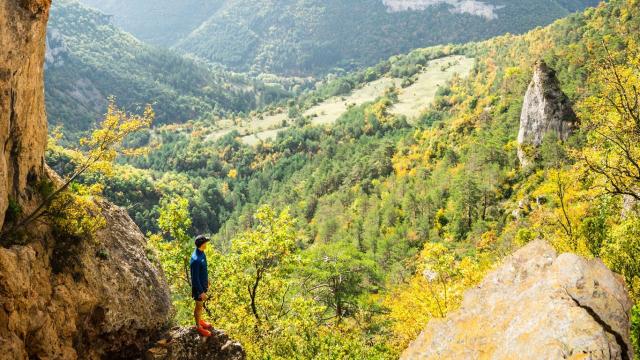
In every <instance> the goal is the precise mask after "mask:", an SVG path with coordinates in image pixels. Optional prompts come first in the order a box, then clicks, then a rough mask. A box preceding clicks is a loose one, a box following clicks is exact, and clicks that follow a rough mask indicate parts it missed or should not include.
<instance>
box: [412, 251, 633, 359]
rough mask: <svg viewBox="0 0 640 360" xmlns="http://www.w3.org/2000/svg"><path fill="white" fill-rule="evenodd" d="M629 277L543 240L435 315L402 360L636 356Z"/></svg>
mask: <svg viewBox="0 0 640 360" xmlns="http://www.w3.org/2000/svg"><path fill="white" fill-rule="evenodd" d="M631 306H632V302H631V301H630V299H629V297H628V292H627V290H626V288H625V286H624V283H623V280H622V279H621V277H619V276H618V275H616V274H614V273H612V272H611V271H610V270H609V269H607V267H606V266H605V265H604V264H603V263H602V262H601V261H600V260H597V259H596V260H586V259H584V258H581V257H579V256H577V255H574V254H562V255H560V256H557V254H556V252H555V251H554V249H553V248H552V247H551V246H550V245H548V244H547V243H545V242H543V241H535V242H533V243H530V244H529V245H527V246H526V247H524V248H522V249H520V250H519V251H517V252H516V253H515V254H514V255H512V256H511V257H510V258H508V259H507V260H506V261H505V262H504V264H503V265H502V266H501V267H500V268H499V269H497V270H495V271H494V272H492V273H491V274H489V275H488V276H487V277H486V278H485V279H484V281H483V282H482V283H481V285H480V286H479V287H478V288H475V289H472V290H470V291H468V292H467V293H466V294H465V298H464V302H463V305H462V307H461V308H460V310H458V311H456V312H454V313H452V314H450V315H449V316H448V317H447V318H446V319H443V320H433V321H431V322H430V323H429V325H428V326H427V328H426V329H425V330H424V331H423V332H422V333H421V334H420V336H419V337H418V338H417V339H416V340H415V341H414V342H413V343H412V344H411V345H410V346H409V348H408V349H407V350H406V351H405V353H404V354H403V356H402V358H403V359H516V358H517V359H567V358H572V359H631V358H633V354H632V348H631V344H630V341H629V311H630V309H631Z"/></svg>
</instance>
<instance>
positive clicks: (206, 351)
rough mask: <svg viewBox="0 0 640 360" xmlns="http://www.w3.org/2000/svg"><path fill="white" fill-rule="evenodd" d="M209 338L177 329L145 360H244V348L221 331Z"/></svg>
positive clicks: (148, 354)
mask: <svg viewBox="0 0 640 360" xmlns="http://www.w3.org/2000/svg"><path fill="white" fill-rule="evenodd" d="M211 334H212V335H211V336H210V337H208V338H203V337H201V336H200V335H199V334H198V333H197V332H196V331H195V329H193V328H187V327H177V328H173V329H171V331H170V332H169V333H168V334H167V335H166V336H165V337H164V338H163V339H162V340H160V341H158V342H157V343H156V345H155V346H154V347H152V348H151V349H149V350H147V352H146V354H145V360H191V359H193V360H196V359H207V360H244V359H245V357H246V355H245V352H244V349H243V348H242V346H241V345H240V344H239V343H237V342H234V341H232V340H231V339H229V336H227V334H225V333H224V332H223V331H220V330H213V331H212V332H211Z"/></svg>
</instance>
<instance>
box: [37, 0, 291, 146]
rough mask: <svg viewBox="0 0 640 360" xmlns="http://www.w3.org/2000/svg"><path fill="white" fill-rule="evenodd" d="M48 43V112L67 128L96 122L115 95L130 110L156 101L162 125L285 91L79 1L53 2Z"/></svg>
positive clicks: (242, 107)
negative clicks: (154, 42)
mask: <svg viewBox="0 0 640 360" xmlns="http://www.w3.org/2000/svg"><path fill="white" fill-rule="evenodd" d="M47 44H48V50H47V57H46V70H45V71H46V100H47V111H48V117H49V122H50V123H51V124H52V125H63V126H64V127H65V135H71V134H73V133H77V132H78V131H83V130H87V129H89V128H91V127H92V126H93V125H95V122H96V120H98V119H99V118H100V117H101V115H102V114H103V113H104V111H105V108H106V104H107V98H108V97H110V96H115V97H116V98H117V103H118V104H119V105H121V106H124V107H126V108H127V109H128V110H131V111H133V110H137V109H142V108H144V106H145V105H146V104H147V103H152V104H154V110H155V112H156V123H157V124H164V123H182V122H185V121H187V120H191V119H203V118H207V119H214V118H215V117H216V116H221V115H225V114H233V113H240V112H248V111H250V110H252V109H254V108H255V107H257V106H262V105H264V104H268V103H270V102H272V101H275V100H278V99H281V98H284V97H287V96H288V92H287V91H286V90H285V89H284V88H283V87H282V86H281V85H279V84H271V85H266V84H264V83H262V82H261V81H259V80H255V79H249V78H247V77H245V76H243V75H237V74H233V73H229V72H226V71H222V70H220V69H215V68H212V67H211V66H209V65H204V64H203V63H200V62H197V61H194V60H191V59H187V58H185V57H183V56H181V55H178V54H177V53H175V52H173V51H171V50H166V49H161V48H156V47H152V46H149V45H146V44H144V43H142V42H140V41H139V40H138V39H136V38H134V37H133V36H131V35H130V34H128V33H126V32H124V31H122V30H120V29H118V28H117V27H115V26H114V25H112V21H111V17H110V16H107V15H105V14H102V13H100V12H98V11H96V10H90V9H88V8H86V7H84V6H82V5H80V4H79V3H76V2H70V1H56V2H55V3H54V4H53V7H52V9H51V21H50V24H49V29H48V41H47Z"/></svg>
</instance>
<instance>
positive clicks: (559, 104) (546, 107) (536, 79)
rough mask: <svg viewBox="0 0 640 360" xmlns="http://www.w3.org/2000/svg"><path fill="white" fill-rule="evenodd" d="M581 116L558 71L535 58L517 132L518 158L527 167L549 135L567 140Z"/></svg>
mask: <svg viewBox="0 0 640 360" xmlns="http://www.w3.org/2000/svg"><path fill="white" fill-rule="evenodd" d="M577 124H578V118H577V116H576V114H575V113H574V111H573V109H572V108H571V103H570V101H569V98H567V96H566V95H565V93H564V92H562V89H561V88H560V84H559V82H558V79H557V78H556V74H555V71H554V70H553V69H551V68H550V67H549V66H547V64H546V63H545V62H544V61H538V62H536V64H535V66H534V70H533V80H532V81H531V84H529V88H528V89H527V93H526V94H525V97H524V102H523V104H522V113H521V115H520V131H519V133H518V159H520V164H521V165H522V166H523V167H524V166H527V165H528V164H530V163H531V161H532V160H534V159H535V150H536V148H537V147H539V146H540V145H541V144H542V141H543V140H544V138H545V137H546V136H549V135H553V136H555V137H556V138H557V139H559V140H562V141H565V140H567V138H568V137H569V136H570V135H571V134H572V133H573V132H574V131H575V130H576V128H577Z"/></svg>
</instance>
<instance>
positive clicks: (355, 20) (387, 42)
mask: <svg viewBox="0 0 640 360" xmlns="http://www.w3.org/2000/svg"><path fill="white" fill-rule="evenodd" d="M84 1H85V2H86V3H89V4H91V5H93V6H96V7H98V8H100V9H103V10H104V11H107V12H108V13H110V14H114V15H115V18H116V21H117V22H120V23H122V24H123V26H125V29H128V30H130V31H132V32H133V33H134V34H136V35H137V36H140V37H141V38H142V39H154V38H155V37H157V36H165V37H167V36H169V35H155V32H154V33H153V34H154V35H150V33H152V30H157V32H160V33H161V32H162V30H159V29H158V28H159V26H158V24H159V23H164V22H165V21H168V22H166V23H165V24H169V23H170V22H172V20H171V19H173V18H174V16H180V17H183V16H182V15H180V14H186V13H187V12H188V11H189V10H190V11H191V13H195V12H198V14H197V16H196V17H195V18H190V19H189V20H187V21H185V24H188V27H191V28H193V31H192V32H191V33H190V34H189V35H188V36H187V37H186V38H184V39H180V40H179V41H177V42H174V43H173V45H174V46H175V47H176V48H177V49H180V50H182V51H186V52H191V53H194V54H196V55H198V56H200V57H203V58H205V59H208V60H210V61H213V62H219V63H222V64H225V65H228V66H230V67H231V68H232V69H235V70H243V71H246V70H250V69H256V70H258V71H267V72H275V73H284V74H319V73H324V72H327V71H330V70H331V69H332V68H334V67H344V68H348V69H350V68H353V67H354V66H363V65H364V66H366V65H372V64H375V63H377V62H378V61H380V60H382V59H385V58H388V57H389V56H391V55H394V54H399V53H403V52H407V51H409V50H411V49H414V48H418V47H425V46H429V45H435V44H444V43H462V42H467V41H472V40H480V39H486V38H489V37H492V36H495V35H499V34H503V33H506V32H511V33H521V32H524V31H527V30H529V29H531V28H534V27H536V26H540V25H546V24H548V23H550V22H552V21H553V20H555V19H557V18H560V17H563V16H566V15H567V14H569V13H570V12H574V11H576V10H580V9H583V8H585V7H586V6H592V5H595V4H597V3H598V0H560V1H558V0H534V1H532V0H516V1H505V0H483V1H459V0H352V1H342V0H284V1H270V0H258V1H256V0H225V1H217V2H214V3H213V4H211V5H210V7H209V9H204V8H203V6H202V5H201V4H200V5H198V4H195V5H194V4H193V3H194V1H188V2H184V3H183V4H182V5H181V6H180V7H179V9H178V8H177V7H178V5H175V4H173V5H171V6H169V5H166V4H164V3H162V2H161V3H160V4H156V2H151V1H141V2H136V5H135V6H134V5H128V4H129V3H131V2H129V1H123V0H111V1H108V2H104V3H98V2H97V1H96V0H84ZM207 10H209V11H210V13H209V16H208V17H207V18H206V19H204V20H203V22H202V23H201V24H199V25H196V24H195V23H196V22H197V21H196V19H197V20H200V19H202V18H203V17H202V13H201V12H203V11H207ZM132 11H133V12H132ZM150 13H152V14H156V13H161V14H163V15H164V16H163V17H161V18H164V17H167V18H168V19H169V20H161V21H158V19H157V17H155V16H154V17H149V16H148V15H147V14H150ZM132 19H135V21H134V22H132V21H131V20H132ZM130 22H131V23H130ZM129 23H130V24H129ZM185 27H187V25H185ZM166 29H171V30H170V31H171V32H173V31H174V30H173V27H167V28H166ZM181 29H183V27H179V28H178V30H177V31H182V30H181ZM165 32H166V30H165ZM164 44H165V45H167V44H168V43H167V42H165V43H164Z"/></svg>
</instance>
